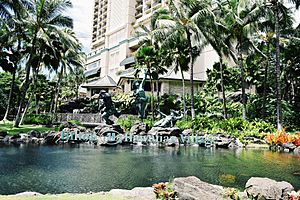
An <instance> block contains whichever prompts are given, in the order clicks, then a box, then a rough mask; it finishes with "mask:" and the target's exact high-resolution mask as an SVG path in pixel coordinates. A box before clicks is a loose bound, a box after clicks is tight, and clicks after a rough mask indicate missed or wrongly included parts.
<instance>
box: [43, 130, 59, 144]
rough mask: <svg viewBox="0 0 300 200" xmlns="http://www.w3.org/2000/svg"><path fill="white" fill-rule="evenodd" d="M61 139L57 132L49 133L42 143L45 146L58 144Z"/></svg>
mask: <svg viewBox="0 0 300 200" xmlns="http://www.w3.org/2000/svg"><path fill="white" fill-rule="evenodd" d="M60 138H61V133H60V132H58V133H56V132H50V133H49V134H48V135H47V136H46V137H45V139H44V143H46V144H51V145H53V144H59V142H60Z"/></svg>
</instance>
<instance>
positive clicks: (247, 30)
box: [217, 0, 263, 120]
mask: <svg viewBox="0 0 300 200" xmlns="http://www.w3.org/2000/svg"><path fill="white" fill-rule="evenodd" d="M219 8H220V11H221V14H220V17H222V18H223V19H224V21H223V24H222V25H223V27H224V28H225V29H227V33H228V35H227V36H226V37H227V39H225V40H226V41H230V42H231V43H233V44H236V49H237V51H236V52H235V54H233V53H230V55H231V56H232V57H233V59H234V61H235V62H236V64H237V65H239V67H240V70H241V84H242V85H241V88H242V114H243V119H244V120H246V119H247V113H246V93H245V88H246V82H245V67H244V54H245V53H247V52H249V50H254V51H258V52H260V51H259V50H258V48H257V47H256V46H255V45H254V43H253V41H252V40H251V36H252V35H253V34H254V33H256V32H257V31H258V29H257V23H258V22H259V19H261V17H262V13H263V7H262V6H260V5H259V4H257V2H256V3H251V2H250V1H247V2H245V1H242V0H231V1H226V0H224V1H222V2H221V3H220V4H219ZM226 44H229V43H228V42H227V43H226ZM217 52H218V51H217ZM228 53H229V52H228ZM260 53H261V52H260ZM223 98H224V97H223Z"/></svg>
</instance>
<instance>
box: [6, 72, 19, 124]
mask: <svg viewBox="0 0 300 200" xmlns="http://www.w3.org/2000/svg"><path fill="white" fill-rule="evenodd" d="M15 80H16V69H15V68H14V71H13V73H12V80H11V85H10V91H9V96H8V103H7V108H6V112H5V115H4V118H3V121H6V120H7V117H8V114H9V111H10V104H11V101H12V94H13V90H14V87H15Z"/></svg>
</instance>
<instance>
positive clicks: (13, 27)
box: [0, 0, 30, 121]
mask: <svg viewBox="0 0 300 200" xmlns="http://www.w3.org/2000/svg"><path fill="white" fill-rule="evenodd" d="M29 6H30V2H28V1H26V0H13V1H11V0H0V19H1V20H0V28H1V35H0V44H1V47H2V49H1V51H3V50H5V51H6V52H4V51H3V52H1V54H3V53H4V54H6V57H8V60H7V62H8V63H6V64H5V65H7V66H11V67H10V69H7V70H6V71H9V72H10V73H11V74H12V76H13V78H12V82H11V88H10V93H9V97H8V103H7V108H6V112H5V115H4V118H3V120H4V121H5V120H7V117H8V114H9V112H10V108H11V103H12V93H13V89H14V87H15V78H16V71H17V68H18V65H19V63H20V61H21V59H22V55H21V53H20V52H21V48H22V41H21V40H22V37H23V30H22V21H23V19H25V18H26V16H27V12H26V9H27V8H28V7H29ZM7 52H9V53H7ZM5 60H6V58H5V59H4V60H3V59H2V61H5Z"/></svg>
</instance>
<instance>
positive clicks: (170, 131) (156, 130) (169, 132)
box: [148, 127, 181, 137]
mask: <svg viewBox="0 0 300 200" xmlns="http://www.w3.org/2000/svg"><path fill="white" fill-rule="evenodd" d="M148 134H149V135H163V136H176V137H180V134H181V131H180V129H179V128H176V127H173V128H163V127H153V128H152V129H150V131H149V132H148Z"/></svg>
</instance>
